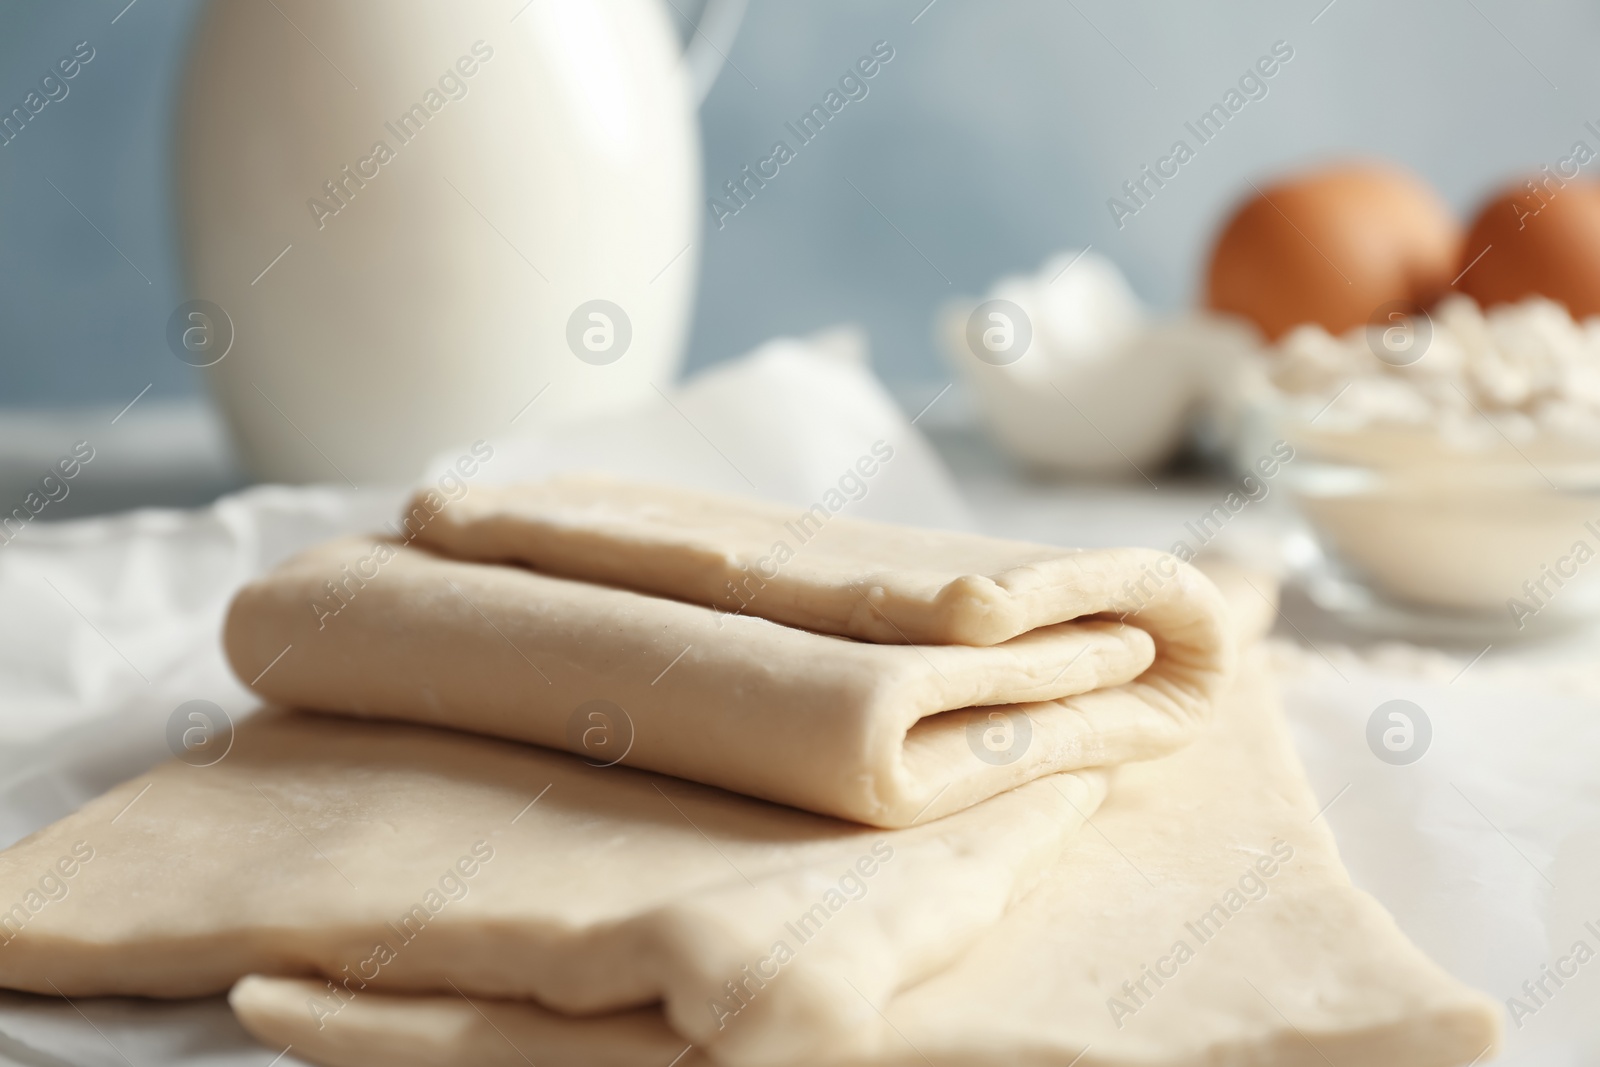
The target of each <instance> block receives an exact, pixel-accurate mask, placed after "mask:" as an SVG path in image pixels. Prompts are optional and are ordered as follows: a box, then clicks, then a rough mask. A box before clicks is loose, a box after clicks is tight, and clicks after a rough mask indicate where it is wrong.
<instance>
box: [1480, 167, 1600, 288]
mask: <svg viewBox="0 0 1600 1067" xmlns="http://www.w3.org/2000/svg"><path fill="white" fill-rule="evenodd" d="M1531 180H1532V181H1533V182H1534V188H1532V189H1530V188H1529V186H1528V184H1527V183H1523V184H1519V185H1514V186H1511V187H1510V188H1508V189H1503V190H1501V192H1500V194H1499V195H1498V196H1496V197H1495V198H1494V199H1493V200H1491V201H1489V202H1488V203H1487V204H1486V205H1484V208H1483V210H1482V211H1480V212H1479V213H1478V218H1477V220H1476V221H1475V222H1473V224H1472V229H1471V230H1470V231H1469V232H1468V234H1467V240H1466V243H1465V244H1464V245H1462V247H1461V262H1460V265H1459V266H1457V267H1456V271H1457V272H1458V273H1460V272H1462V271H1465V273H1464V274H1461V280H1460V281H1458V282H1457V283H1456V288H1457V289H1460V290H1461V291H1462V292H1464V293H1466V294H1467V295H1468V296H1470V297H1472V298H1473V299H1474V300H1476V301H1477V302H1478V303H1479V304H1481V305H1483V306H1484V307H1488V306H1489V305H1491V304H1509V303H1512V302H1514V301H1518V300H1521V299H1523V298H1524V297H1527V296H1532V295H1534V294H1536V293H1537V294H1538V295H1540V296H1547V297H1549V298H1550V299H1552V300H1559V301H1560V302H1561V303H1563V304H1565V305H1567V310H1568V311H1570V312H1571V313H1572V315H1573V317H1574V318H1583V317H1585V316H1587V315H1600V183H1596V182H1592V181H1568V182H1567V183H1566V184H1565V185H1559V184H1557V180H1556V179H1555V178H1554V177H1553V176H1549V175H1540V176H1538V177H1536V178H1534V179H1531ZM1541 182H1542V184H1540V183H1541ZM1474 260H1476V262H1473V261H1474Z"/></svg>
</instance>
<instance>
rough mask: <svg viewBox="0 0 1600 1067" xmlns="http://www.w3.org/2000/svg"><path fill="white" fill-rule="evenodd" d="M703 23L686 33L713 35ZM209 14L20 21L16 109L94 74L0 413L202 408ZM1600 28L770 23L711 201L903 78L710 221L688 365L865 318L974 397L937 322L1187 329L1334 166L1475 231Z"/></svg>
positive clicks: (1505, 7) (1560, 120)
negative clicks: (186, 68) (1025, 312)
mask: <svg viewBox="0 0 1600 1067" xmlns="http://www.w3.org/2000/svg"><path fill="white" fill-rule="evenodd" d="M678 6H679V8H680V9H681V11H682V15H679V14H677V13H676V12H674V13H673V14H672V18H673V20H674V21H675V23H676V24H677V26H678V28H679V30H680V32H681V33H683V34H684V35H685V36H687V35H688V33H689V29H688V26H689V23H688V18H692V17H695V16H697V14H698V9H697V8H696V7H695V6H694V5H692V4H689V3H685V2H683V0H679V3H678ZM125 8H126V9H125ZM197 12H198V5H197V4H195V3H193V2H190V0H159V2H157V0H140V2H137V3H135V4H133V5H132V6H131V7H130V6H127V4H126V0H104V2H99V0H96V2H90V0H74V2H71V3H43V2H19V3H9V4H6V5H4V7H3V8H0V71H3V72H4V73H3V74H0V101H4V102H5V106H6V107H7V108H10V107H11V106H13V105H15V104H19V103H20V102H21V101H22V98H23V97H24V95H25V94H26V93H27V92H28V91H29V90H30V89H31V88H32V87H33V86H34V83H36V82H37V80H38V78H39V76H40V74H41V73H43V72H45V71H46V70H47V69H48V67H49V65H50V64H51V63H52V62H53V61H54V60H55V58H56V57H57V53H60V52H63V51H64V50H66V49H67V48H68V46H70V45H71V44H72V43H75V42H77V41H79V40H88V41H89V42H90V43H91V44H92V45H93V47H94V49H95V53H96V54H95V58H94V60H93V61H92V62H91V63H90V64H89V65H88V66H87V67H85V69H84V71H83V73H82V74H81V75H80V76H79V77H78V78H76V79H75V80H74V81H73V82H72V83H71V93H70V96H69V97H68V98H67V99H65V100H63V101H62V102H60V103H59V104H52V105H51V106H50V108H49V109H48V112H47V113H46V114H44V115H41V116H40V118H41V120H47V121H38V122H36V123H33V124H31V125H30V127H29V128H28V130H27V131H26V134H25V135H24V136H21V137H18V138H17V139H16V140H15V141H14V142H12V143H9V144H7V145H5V146H4V147H3V148H0V189H3V190H4V198H3V201H0V277H3V278H4V279H5V281H6V284H5V285H4V286H0V337H3V338H4V343H3V345H0V406H3V407H5V408H7V409H16V408H59V407H64V406H71V405H79V404H93V403H100V404H119V406H120V403H126V402H127V401H128V399H130V398H131V397H132V396H133V395H134V394H135V393H137V392H138V391H139V390H140V389H142V388H144V386H145V385H146V384H150V385H151V389H150V392H149V394H148V395H147V396H146V397H145V400H158V399H164V398H193V397H199V396H201V394H202V385H201V382H200V379H199V373H198V372H197V371H195V370H193V369H191V368H189V367H186V366H185V365H183V364H182V363H180V362H178V361H177V360H175V359H173V358H172V355H171V353H170V352H169V351H168V350H167V346H166V342H165V333H164V331H165V324H166V320H167V317H168V315H169V314H170V313H171V311H172V309H173V308H174V307H175V306H176V305H178V304H179V303H181V302H182V300H183V299H184V297H183V295H182V293H181V286H180V283H179V276H178V252H177V245H176V242H175V237H174V233H175V211H174V204H173V194H172V192H171V186H172V182H171V179H172V159H173V144H172V141H173V133H174V131H173V114H174V108H175V94H176V93H177V91H178V87H179V81H180V75H181V60H182V56H183V53H184V49H185V47H186V45H187V43H188V41H189V38H190V35H191V33H192V30H193V24H194V20H195V17H196V15H197ZM685 16H687V17H685ZM913 19H915V21H914V22H913ZM1313 19H1315V21H1314V22H1313ZM113 20H115V21H113ZM1597 32H1600V8H1596V7H1595V6H1594V5H1592V4H1585V3H1579V2H1576V0H1551V2H1545V3H1538V4H1513V3H1509V2H1507V0H1467V2H1443V0H1440V2H1426V0H1424V2H1415V3H1407V4H1402V5H1397V4H1381V3H1376V2H1373V0H1336V2H1335V3H1333V4H1331V5H1329V4H1327V3H1326V0H1312V2H1310V3H1298V2H1297V3H1265V2H1260V3H1234V4H1227V5H1216V6H1214V7H1213V6H1204V7H1202V6H1199V5H1189V4H1178V3H1109V2H1104V0H1074V2H1071V3H1057V2H1045V0H990V2H985V3H982V4H977V3H971V2H963V0H937V2H935V3H934V4H932V5H931V6H928V5H927V0H904V2H898V0H897V2H894V3H887V2H869V3H855V2H846V0H814V2H808V3H805V4H786V3H776V2H771V0H754V2H753V3H752V4H751V5H750V7H749V10H748V11H747V13H746V15H745V18H744V21H743V25H742V26H741V28H740V30H739V33H738V36H737V38H736V40H735V42H734V44H733V47H732V49H731V50H730V52H729V59H730V60H731V61H732V63H733V65H734V66H732V67H728V68H725V69H724V70H722V72H721V74H720V76H719V77H718V79H717V81H716V84H715V85H714V87H713V88H712V90H711V93H710V96H709V97H708V98H707V99H706V101H705V103H704V106H703V107H702V108H701V110H700V117H701V121H702V125H703V138H704V174H703V180H704V184H705V187H706V196H708V197H709V196H711V195H720V193H719V190H720V186H721V183H722V182H723V181H724V180H726V179H727V178H729V177H732V176H734V175H735V174H736V173H737V172H738V170H739V168H740V166H742V165H744V164H747V163H753V162H754V161H755V160H756V159H758V158H760V157H762V156H765V155H766V154H767V151H768V149H769V146H770V143H771V142H772V141H773V140H774V139H775V138H776V137H778V136H780V135H782V134H783V132H784V131H783V124H784V123H785V122H788V121H791V120H793V119H794V118H796V117H797V116H798V115H799V114H800V113H802V112H803V111H805V110H806V109H807V108H808V107H809V106H810V105H811V104H813V103H815V102H816V101H817V100H818V99H819V98H820V96H821V94H822V93H824V92H825V91H826V90H827V89H828V88H830V87H831V86H832V85H833V83H834V82H835V80H836V79H837V78H838V77H839V75H840V74H841V73H842V72H843V71H845V70H846V69H847V68H848V66H849V65H850V64H851V63H852V62H854V61H855V59H856V58H857V57H858V56H859V55H861V54H863V53H865V52H866V51H868V50H869V48H870V46H871V45H872V43H873V42H875V41H878V40H886V41H888V42H890V43H891V45H892V46H893V47H894V50H895V58H894V60H893V61H892V62H891V63H890V64H889V65H888V66H887V67H886V68H885V69H884V71H883V72H882V74H881V76H879V77H876V78H874V79H873V80H872V82H871V92H870V95H869V97H868V98H867V99H866V100H865V101H863V102H862V104H861V106H859V107H851V108H850V109H849V113H847V114H846V115H844V116H842V119H843V121H840V122H838V123H836V124H834V125H833V126H832V128H830V129H828V130H827V131H826V135H825V136H823V137H821V138H819V140H818V143H816V144H814V145H808V146H807V147H806V149H805V151H804V154H803V156H802V158H799V159H797V160H796V161H795V162H794V164H793V165H791V166H787V167H785V168H784V173H783V178H782V180H781V181H777V182H774V183H772V186H771V188H769V189H767V190H763V191H762V193H761V195H760V198H759V200H758V201H756V202H753V203H752V205H751V210H748V211H745V212H742V213H741V214H740V215H739V216H737V217H736V218H733V219H729V220H728V222H727V225H726V226H725V228H723V229H722V230H720V231H719V230H717V228H716V226H715V223H714V222H713V221H712V217H711V214H710V212H709V211H707V212H706V213H705V215H704V217H703V220H702V221H703V231H702V235H701V241H700V250H701V254H702V257H703V260H702V262H703V274H702V279H701V283H700V286H699V291H698V295H697V299H696V303H695V305H694V313H693V324H692V331H691V334H690V341H689V347H688V366H689V368H691V369H693V368H696V367H700V366H705V365H707V364H710V363H714V362H717V361H720V360H725V359H728V358H730V357H733V356H736V355H738V354H740V353H742V352H744V351H746V350H748V349H749V348H751V347H752V346H754V345H755V344H757V343H759V342H760V341H762V340H764V339H766V338H768V337H771V336H773V335H775V334H783V333H804V332H808V331H811V330H815V329H818V328H822V327H827V326H831V325H833V324H835V323H839V322H843V321H851V322H856V323H859V324H860V325H861V326H862V327H864V328H865V329H866V331H867V332H868V334H869V336H870V338H871V342H872V348H873V360H874V365H875V367H876V369H877V370H878V372H879V374H880V375H881V376H882V377H883V378H884V379H885V381H886V382H887V383H888V384H889V385H890V386H891V387H892V388H893V389H894V390H895V391H896V392H897V393H903V394H905V395H907V396H915V395H919V390H922V391H927V395H928V396H931V395H932V390H937V388H938V387H939V386H941V385H942V384H943V383H944V382H945V381H947V380H948V378H947V376H946V375H945V372H944V370H943V367H942V366H941V360H940V359H939V357H938V356H937V354H936V352H935V346H934V343H933V339H932V336H931V335H932V326H931V324H932V322H933V316H934V312H935V311H936V309H937V308H938V307H939V306H940V304H941V303H942V302H943V301H945V300H946V299H948V298H949V297H951V296H952V295H955V294H961V293H972V294H976V293H980V292H982V291H983V290H984V289H986V288H987V287H988V286H989V284H990V283H991V282H992V281H993V280H994V279H995V278H996V277H997V276H998V275H1001V274H1004V273H1007V272H1014V271H1029V270H1033V269H1035V268H1036V267H1037V266H1038V265H1039V264H1040V263H1041V262H1042V261H1043V260H1044V259H1045V258H1046V257H1047V256H1049V255H1050V254H1052V253H1054V252H1056V251H1058V250H1060V249H1063V248H1081V247H1082V246H1084V245H1085V244H1092V245H1093V246H1094V247H1095V249H1096V250H1097V251H1101V252H1103V253H1105V254H1106V255H1107V256H1109V257H1110V258H1111V259H1113V260H1114V261H1115V262H1116V263H1117V264H1118V265H1119V266H1120V267H1121V268H1122V269H1123V271H1124V272H1126V274H1127V275H1128V277H1129V280H1130V281H1131V282H1132V284H1133V286H1134V288H1135V290H1136V291H1137V292H1138V293H1139V295H1140V296H1142V297H1143V298H1145V299H1146V300H1148V301H1150V302H1151V303H1153V304H1154V305H1156V306H1158V307H1162V308H1177V307H1182V306H1184V305H1186V304H1188V303H1189V302H1191V301H1192V300H1193V299H1194V297H1195V294H1196V286H1197V279H1198V277H1199V270H1200V268H1201V266H1202V265H1203V258H1204V255H1205V252H1206V248H1207V245H1208V242H1209V240H1210V239H1211V237H1212V236H1213V234H1214V231H1215V230H1216V229H1217V227H1218V226H1219V225H1220V220H1221V218H1222V213H1223V212H1224V211H1225V210H1226V208H1227V207H1228V206H1229V205H1230V204H1231V203H1232V202H1234V201H1236V200H1237V199H1239V198H1240V196H1241V193H1242V191H1244V190H1246V188H1247V187H1246V185H1245V180H1246V179H1256V180H1259V179H1261V178H1263V177H1264V176H1269V175H1272V174H1273V173H1275V172H1278V171H1280V170H1282V169H1285V168H1289V167H1299V166H1303V165H1305V164H1306V163H1308V162H1313V161H1316V160H1318V159H1320V158H1324V157H1329V156H1343V155H1348V154H1352V153H1362V154H1373V155H1378V156H1382V157H1385V158H1389V159H1393V160H1396V161H1399V162H1401V163H1404V164H1406V165H1408V166H1410V167H1411V168H1413V169H1414V170H1416V171H1417V172H1419V173H1420V174H1421V175H1423V176H1424V177H1425V178H1426V179H1428V180H1429V181H1430V182H1431V183H1433V185H1434V186H1435V187H1436V188H1437V189H1439V190H1440V192H1441V193H1442V194H1443V195H1444V197H1445V198H1446V199H1447V200H1449V201H1450V202H1451V204H1452V205H1454V206H1456V207H1457V208H1458V209H1459V210H1460V211H1462V212H1464V213H1465V212H1468V211H1470V209H1471V207H1472V204H1473V203H1474V202H1475V200H1476V198H1478V197H1479V196H1481V195H1482V194H1483V193H1484V192H1485V190H1486V189H1488V188H1489V187H1490V186H1492V185H1493V184H1495V183H1497V182H1499V181H1502V180H1504V179H1506V178H1508V177H1513V176H1516V175H1518V174H1520V173H1521V172H1522V171H1525V170H1527V169H1530V167H1534V166H1537V164H1538V163H1540V162H1544V161H1548V160H1552V159H1553V158H1555V157H1556V156H1557V155H1559V154H1560V153H1561V152H1563V151H1564V150H1565V149H1566V148H1567V146H1568V145H1569V144H1570V143H1571V142H1572V140H1573V139H1574V138H1576V137H1577V136H1579V135H1580V134H1581V133H1582V124H1583V123H1584V121H1585V120H1589V119H1597V118H1600V106H1597V105H1595V101H1596V99H1597V95H1596V90H1597V89H1600V70H1596V68H1595V66H1594V64H1593V63H1592V62H1591V58H1592V55H1591V53H1592V49H1591V47H1590V46H1591V44H1592V43H1593V41H1594V40H1595V38H1596V35H1597ZM1278 40H1284V41H1287V42H1289V43H1290V44H1291V45H1292V47H1293V48H1294V59H1293V61H1292V62H1291V63H1290V64H1288V66H1287V67H1286V68H1285V69H1284V70H1283V72H1282V74H1281V76H1278V77H1275V78H1273V79H1272V81H1271V82H1270V93H1269V95H1268V96H1267V97H1266V98H1265V99H1264V100H1262V101H1259V102H1252V103H1251V105H1250V106H1249V107H1248V108H1247V109H1246V112H1245V113H1244V114H1242V115H1241V116H1240V121H1237V122H1234V123H1232V124H1231V125H1230V126H1229V128H1228V129H1227V130H1226V131H1225V133H1224V134H1223V135H1222V136H1221V137H1219V138H1218V139H1217V141H1216V142H1214V143H1212V144H1210V145H1207V146H1206V147H1205V149H1204V151H1203V152H1202V153H1201V155H1200V157H1199V158H1197V159H1196V160H1195V161H1194V162H1193V163H1192V164H1191V165H1188V166H1186V167H1185V168H1184V169H1183V172H1182V177H1181V180H1177V181H1174V182H1172V183H1171V185H1170V186H1169V187H1168V188H1166V189H1163V190H1162V191H1161V194H1160V196H1159V197H1158V198H1156V199H1155V200H1154V201H1153V202H1152V203H1151V205H1150V206H1149V208H1148V209H1147V210H1145V211H1142V212H1141V213H1140V214H1139V215H1138V216H1137V217H1136V218H1132V219H1128V220H1126V224H1125V225H1124V226H1123V227H1122V228H1121V229H1119V228H1118V227H1117V225H1116V224H1115V222H1114V220H1113V218H1112V215H1111V213H1110V211H1108V209H1107V206H1106V201H1107V199H1108V198H1109V197H1111V196H1113V195H1119V194H1120V186H1121V183H1122V182H1123V181H1124V180H1126V179H1128V178H1130V177H1133V176H1135V175H1136V173H1137V171H1138V170H1139V168H1140V167H1141V166H1143V165H1145V164H1147V163H1152V162H1153V161H1154V159H1155V158H1156V157H1157V156H1158V155H1160V154H1162V153H1164V152H1165V151H1166V150H1167V148H1168V146H1169V145H1170V143H1171V142H1172V141H1173V140H1174V139H1175V138H1177V137H1178V136H1180V135H1182V132H1183V131H1182V124H1183V123H1184V122H1185V121H1189V120H1191V119H1193V118H1194V117H1195V116H1196V115H1197V114H1198V113H1199V112H1201V111H1203V110H1204V109H1205V108H1206V107H1207V106H1209V105H1210V104H1211V103H1212V102H1214V101H1215V100H1216V99H1217V98H1218V97H1219V96H1220V95H1221V93H1222V92H1224V91H1225V90H1226V89H1227V88H1229V87H1230V86H1231V85H1232V84H1233V82H1234V81H1235V79H1236V78H1237V77H1238V76H1239V74H1240V72H1242V71H1244V70H1245V69H1246V68H1247V67H1248V66H1249V65H1250V64H1251V63H1252V62H1253V61H1254V60H1255V59H1256V58H1257V57H1258V56H1259V55H1261V54H1263V53H1265V52H1266V51H1267V50H1268V49H1269V47H1270V46H1271V45H1272V43H1273V42H1275V41H1278ZM735 68H736V69H735ZM852 182H853V183H854V185H855V186H856V187H857V188H858V189H859V192H857V190H856V189H852V187H851V184H850V183H852ZM52 183H53V185H52ZM861 194H865V197H869V198H870V200H871V202H870V203H868V202H867V200H866V199H865V198H864V197H863V196H862V195H861ZM874 205H875V206H876V209H877V210H875V209H874ZM878 211H881V212H882V215H881V216H880V215H879V214H878ZM897 231H898V232H897ZM113 245H114V247H113Z"/></svg>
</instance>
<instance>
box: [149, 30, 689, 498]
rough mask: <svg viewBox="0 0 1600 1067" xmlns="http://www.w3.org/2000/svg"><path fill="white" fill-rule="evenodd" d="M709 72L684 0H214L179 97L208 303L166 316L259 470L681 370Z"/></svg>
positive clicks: (276, 470)
mask: <svg viewBox="0 0 1600 1067" xmlns="http://www.w3.org/2000/svg"><path fill="white" fill-rule="evenodd" d="M692 80H694V79H693V77H692V76H691V73H690V71H689V70H688V69H687V68H686V66H685V64H684V62H683V60H682V58H681V56H680V48H679V44H678V41H677V39H676V36H675V34H674V32H673V27H672V25H671V23H670V21H669V16H668V14H667V13H666V11H665V8H663V7H662V6H661V5H660V3H659V0H451V2H449V3H444V2H440V0H213V2H212V3H211V4H210V5H209V6H208V7H207V8H206V10H205V11H204V13H203V15H202V17H201V20H200V23H199V26H198V28H197V30H196V33H195V37H194V42H193V46H192V49H191V60H190V66H189V70H188V80H187V84H186V88H185V92H184V95H183V103H182V105H181V107H182V110H181V115H180V144H179V158H178V183H177V185H178V200H179V204H178V206H179V215H180V217H181V219H182V223H183V228H184V233H183V246H184V250H185V255H186V267H187V282H188V289H189V293H188V295H189V296H190V297H191V298H193V301H195V302H194V303H190V304H186V305H185V306H183V307H181V308H179V309H177V310H175V311H174V315H173V319H172V321H171V322H169V329H168V338H169V342H170V343H171V344H172V345H173V348H174V352H175V353H176V354H178V355H179V356H180V358H183V359H185V360H186V361H188V362H190V363H193V364H195V365H200V366H205V367H206V369H205V370H204V371H203V372H202V373H204V374H205V375H206V376H207V377H208V379H209V381H210V384H211V386H212V387H213V390H214V394H215V396H216V397H217V399H218V401H219V402H220V405H221V407H222V409H223V411H224V413H225V415H226V417H227V420H228V422H229V424H230V425H231V427H232V429H233V433H234V437H235V439H236V441H237V444H238V446H239V448H240V451H241V454H242V456H243V458H244V460H245V462H246V463H247V465H248V466H249V467H250V469H251V471H252V472H253V473H254V474H255V475H256V476H258V477H260V478H263V479H267V480H274V481H289V482H330V481H331V482H341V483H343V482H349V483H351V484H355V485H360V486H362V487H365V486H367V485H369V484H384V483H394V482H403V481H407V480H409V479H410V478H412V477H414V476H415V475H416V474H417V473H418V472H419V471H420V470H421V468H422V466H423V464H424V462H425V461H426V459H427V458H428V457H429V456H430V455H431V454H433V453H434V452H436V451H437V450H439V449H440V448H443V447H447V446H449V445H452V444H455V443H458V442H464V441H472V440H475V439H477V438H489V439H491V440H492V439H493V437H494V436H495V435H496V434H499V433H504V432H505V431H506V429H507V427H508V425H509V424H510V423H511V422H512V420H513V419H516V420H517V421H518V424H519V425H521V424H522V423H523V422H525V421H532V422H536V423H542V424H543V425H545V426H549V425H551V424H552V423H553V422H559V421H562V420H571V419H575V418H578V417H581V416H583V415H586V414H589V413H592V412H595V411H597V410H602V409H614V408H617V407H619V406H625V405H629V404H633V403H636V402H638V401H639V400H640V399H641V398H644V397H649V396H652V395H654V393H653V388H652V383H655V384H658V385H661V386H665V385H666V384H667V383H668V382H669V381H671V379H672V378H673V376H674V374H675V373H676V371H677V370H678V368H679V366H680V363H681V359H682V351H683V344H684V339H685V335H686V332H687V326H688V317H689V311H690V303H691V298H692V295H693V288H694V279H695V275H696V269H697V265H698V260H699V256H698V253H697V248H696V247H695V243H696V242H697V240H698V236H699V230H700V213H699V210H698V203H699V191H698V190H699V185H700V163H699V132H698V126H697V122H696V117H695V106H696V103H697V101H696V100H695V99H694V90H693V88H692V86H691V81H692ZM702 80H704V79H702ZM535 397H538V400H537V401H536V402H534V403H533V404H532V406H531V407H529V406H528V405H529V402H530V401H533V400H534V398H535Z"/></svg>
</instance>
